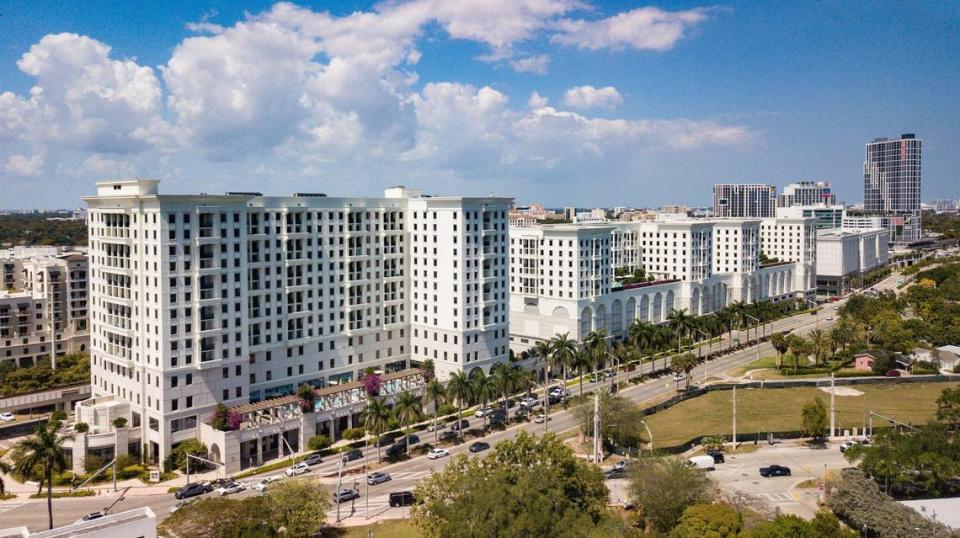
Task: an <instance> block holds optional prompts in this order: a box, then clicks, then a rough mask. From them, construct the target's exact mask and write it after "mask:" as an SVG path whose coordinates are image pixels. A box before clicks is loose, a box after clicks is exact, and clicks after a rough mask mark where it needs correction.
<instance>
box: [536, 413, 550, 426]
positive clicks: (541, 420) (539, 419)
mask: <svg viewBox="0 0 960 538" xmlns="http://www.w3.org/2000/svg"><path fill="white" fill-rule="evenodd" d="M551 420H553V419H552V418H550V417H548V416H547V415H544V414H543V413H540V414H539V415H537V418H535V419H533V421H534V422H536V423H537V424H543V423H544V422H548V421H551Z"/></svg>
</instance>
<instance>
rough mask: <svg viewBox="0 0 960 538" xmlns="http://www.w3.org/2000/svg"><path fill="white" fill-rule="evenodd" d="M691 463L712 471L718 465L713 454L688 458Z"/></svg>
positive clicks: (698, 467)
mask: <svg viewBox="0 0 960 538" xmlns="http://www.w3.org/2000/svg"><path fill="white" fill-rule="evenodd" d="M687 462H688V463H690V465H693V466H694V467H696V468H697V469H702V470H704V471H712V470H714V469H715V468H716V467H714V465H716V463H715V462H714V461H713V456H694V457H692V458H690V459H688V460H687Z"/></svg>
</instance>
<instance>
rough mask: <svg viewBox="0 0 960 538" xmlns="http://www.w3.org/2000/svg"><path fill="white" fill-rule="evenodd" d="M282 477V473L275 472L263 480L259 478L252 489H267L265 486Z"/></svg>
mask: <svg viewBox="0 0 960 538" xmlns="http://www.w3.org/2000/svg"><path fill="white" fill-rule="evenodd" d="M282 477H283V475H279V474H275V475H273V476H268V477H266V478H264V479H263V480H261V481H260V482H259V483H257V485H256V487H254V489H256V490H257V493H263V492H264V490H266V489H267V486H269V485H270V484H273V483H274V482H276V481H277V480H280V479H281V478H282Z"/></svg>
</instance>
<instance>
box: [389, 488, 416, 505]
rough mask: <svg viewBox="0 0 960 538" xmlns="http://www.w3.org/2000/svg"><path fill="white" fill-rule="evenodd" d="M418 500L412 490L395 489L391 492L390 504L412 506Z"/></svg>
mask: <svg viewBox="0 0 960 538" xmlns="http://www.w3.org/2000/svg"><path fill="white" fill-rule="evenodd" d="M415 502H417V500H416V499H415V498H414V496H413V492H412V491H394V492H392V493H390V506H392V507H397V506H410V505H411V504H413V503H415Z"/></svg>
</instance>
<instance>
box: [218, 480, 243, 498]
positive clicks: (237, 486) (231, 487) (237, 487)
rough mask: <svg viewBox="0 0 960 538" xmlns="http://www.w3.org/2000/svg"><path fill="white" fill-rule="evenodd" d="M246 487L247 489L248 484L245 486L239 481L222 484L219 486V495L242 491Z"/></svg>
mask: <svg viewBox="0 0 960 538" xmlns="http://www.w3.org/2000/svg"><path fill="white" fill-rule="evenodd" d="M245 489H246V486H244V485H243V484H241V483H239V482H233V483H231V484H227V485H225V486H220V487H219V488H217V495H219V496H221V497H223V496H224V495H231V494H233V493H240V492H241V491H243V490H245Z"/></svg>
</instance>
